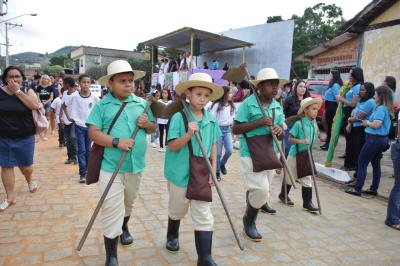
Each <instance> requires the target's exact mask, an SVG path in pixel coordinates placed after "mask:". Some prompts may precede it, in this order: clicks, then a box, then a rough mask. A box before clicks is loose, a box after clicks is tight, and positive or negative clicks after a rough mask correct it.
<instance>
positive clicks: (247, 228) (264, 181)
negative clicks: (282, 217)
mask: <svg viewBox="0 0 400 266" xmlns="http://www.w3.org/2000/svg"><path fill="white" fill-rule="evenodd" d="M279 81H280V78H279V77H278V75H277V73H276V71H275V70H274V69H272V68H264V69H261V70H260V71H259V72H258V73H257V79H256V80H251V82H252V83H253V84H254V86H256V87H257V90H258V92H257V93H258V95H259V98H260V102H261V105H262V108H263V109H264V110H265V113H266V115H267V117H263V113H262V110H261V109H260V107H259V105H258V103H257V99H256V95H254V94H252V95H251V96H249V97H247V98H246V99H245V100H244V101H243V102H242V104H241V105H240V107H239V109H238V111H237V113H236V116H235V121H234V124H233V134H235V135H238V134H241V136H240V170H241V173H242V177H243V179H244V180H245V182H246V185H247V193H246V204H247V207H246V212H245V214H244V217H243V225H244V232H245V234H246V235H247V236H248V237H249V238H250V240H253V241H261V239H262V236H261V235H260V234H259V233H258V231H257V228H256V219H257V215H258V212H259V210H260V209H261V208H264V209H265V211H266V212H269V213H274V210H273V209H272V208H270V207H269V206H268V204H267V201H268V200H269V186H270V185H269V184H270V182H271V181H272V178H273V177H274V175H275V170H274V169H277V168H281V167H282V166H281V165H280V163H279V162H278V163H276V162H277V161H279V160H278V158H277V156H276V152H275V150H274V146H275V145H273V144H272V142H270V144H266V143H267V142H266V141H265V140H271V139H272V136H271V129H272V132H273V134H275V136H277V137H278V138H279V139H280V140H282V138H283V129H282V125H283V122H284V115H283V109H282V107H281V105H280V104H279V103H278V102H277V101H276V100H275V99H274V98H275V95H276V93H277V90H278V84H279ZM257 138H258V139H260V138H261V139H262V142H261V143H259V144H260V145H261V144H262V145H266V147H262V148H261V149H258V150H256V149H255V147H254V145H253V146H252V147H254V148H253V151H252V150H251V149H250V148H249V147H250V146H251V145H248V142H249V144H251V143H250V141H255V140H256V139H257ZM264 139H265V140H264ZM271 156H272V157H271ZM266 157H271V158H272V159H273V160H274V162H275V165H276V164H279V165H280V167H275V166H274V165H272V166H270V165H266V164H269V163H270V162H269V161H271V160H270V159H266ZM260 159H261V160H262V162H261V164H262V165H261V167H258V168H260V169H257V170H256V169H255V166H256V165H255V164H254V162H256V161H257V160H260ZM258 163H260V162H258ZM267 169H268V170H267ZM255 170H256V171H255Z"/></svg>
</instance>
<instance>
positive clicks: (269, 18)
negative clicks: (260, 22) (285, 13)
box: [267, 16, 283, 23]
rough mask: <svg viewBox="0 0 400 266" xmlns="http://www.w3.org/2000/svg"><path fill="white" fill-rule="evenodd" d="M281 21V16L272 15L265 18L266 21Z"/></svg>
mask: <svg viewBox="0 0 400 266" xmlns="http://www.w3.org/2000/svg"><path fill="white" fill-rule="evenodd" d="M279 21H283V19H282V16H272V17H268V18H267V23H273V22H279Z"/></svg>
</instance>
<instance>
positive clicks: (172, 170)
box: [164, 73, 223, 266]
mask: <svg viewBox="0 0 400 266" xmlns="http://www.w3.org/2000/svg"><path fill="white" fill-rule="evenodd" d="M176 93H177V95H178V96H182V95H183V94H185V95H186V98H187V99H188V100H189V102H190V104H189V108H188V109H189V113H186V112H184V111H181V112H179V113H176V114H174V115H173V116H172V118H171V120H170V125H169V130H168V149H167V152H166V156H165V168H164V175H165V177H166V178H167V179H168V191H169V204H168V216H169V217H168V218H169V219H168V231H167V243H166V248H167V250H168V251H171V252H176V251H178V250H179V239H178V235H179V225H180V220H181V219H182V218H183V217H184V216H185V215H186V213H187V211H188V209H189V207H190V209H191V216H192V220H193V223H194V229H195V232H194V236H195V243H196V250H197V255H198V260H197V265H202V266H203V265H207V266H208V265H216V264H215V262H214V260H213V258H212V256H211V246H212V235H213V223H214V218H213V215H212V213H211V201H212V200H211V184H212V179H211V173H210V172H209V169H208V168H207V165H206V164H205V159H204V158H203V155H202V153H201V150H200V145H201V144H200V143H198V142H197V140H196V138H195V137H193V135H194V134H195V132H197V133H198V134H199V136H200V139H201V142H202V145H203V146H204V149H205V151H206V153H207V156H208V157H209V158H211V165H212V167H213V169H214V172H215V168H216V157H217V146H216V142H217V139H218V138H219V137H220V136H221V132H220V130H219V127H218V124H217V120H216V118H215V116H214V115H212V114H210V113H209V112H207V111H205V110H204V107H205V106H206V104H207V103H208V102H209V101H214V100H217V99H218V98H220V97H221V96H222V95H223V89H222V88H221V87H219V86H218V85H216V84H214V83H212V79H211V77H210V76H209V75H208V74H205V73H195V74H193V75H191V76H190V79H189V80H188V81H186V82H183V83H180V84H178V86H177V87H176ZM191 119H193V122H190V121H191ZM193 158H197V159H199V158H200V159H199V160H197V161H196V160H193ZM201 165H202V167H201V169H202V170H201V171H196V170H195V169H200V166H201ZM204 165H205V168H204ZM199 173H200V175H197V174H199ZM195 175H196V178H199V179H201V180H202V181H203V182H202V183H203V185H204V184H205V189H206V190H209V193H210V194H209V195H210V198H209V199H207V200H206V199H205V200H198V199H197V200H196V199H193V197H191V196H190V193H187V192H189V191H190V190H191V189H194V190H196V189H200V187H192V186H191V181H190V180H189V179H193V180H195V178H194V176H195Z"/></svg>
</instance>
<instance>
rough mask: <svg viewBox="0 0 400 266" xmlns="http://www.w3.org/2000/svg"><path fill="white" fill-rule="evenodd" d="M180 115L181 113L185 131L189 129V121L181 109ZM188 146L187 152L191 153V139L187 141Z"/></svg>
mask: <svg viewBox="0 0 400 266" xmlns="http://www.w3.org/2000/svg"><path fill="white" fill-rule="evenodd" d="M180 113H181V115H182V119H183V124H184V125H185V130H186V132H187V131H188V130H189V122H188V119H187V117H186V114H185V112H184V111H183V110H181V111H180ZM187 145H188V147H189V154H190V155H193V147H192V141H191V140H189V141H188V143H187Z"/></svg>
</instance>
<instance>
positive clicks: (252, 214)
mask: <svg viewBox="0 0 400 266" xmlns="http://www.w3.org/2000/svg"><path fill="white" fill-rule="evenodd" d="M246 204H247V207H246V212H245V214H244V216H243V227H244V232H245V234H246V235H247V237H248V238H250V239H251V240H252V241H256V242H259V241H261V239H262V236H261V235H260V234H259V233H258V231H257V227H256V220H257V215H258V209H256V208H253V207H252V206H251V205H250V202H249V201H248V200H247V201H246Z"/></svg>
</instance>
